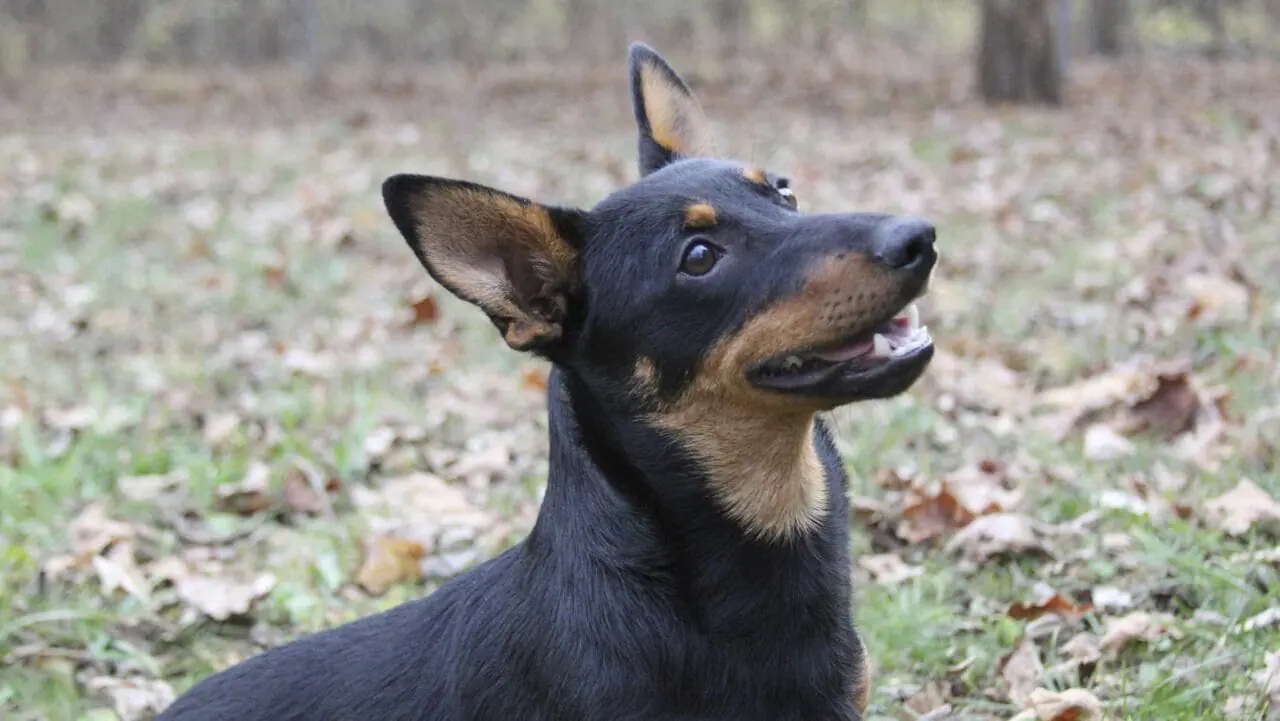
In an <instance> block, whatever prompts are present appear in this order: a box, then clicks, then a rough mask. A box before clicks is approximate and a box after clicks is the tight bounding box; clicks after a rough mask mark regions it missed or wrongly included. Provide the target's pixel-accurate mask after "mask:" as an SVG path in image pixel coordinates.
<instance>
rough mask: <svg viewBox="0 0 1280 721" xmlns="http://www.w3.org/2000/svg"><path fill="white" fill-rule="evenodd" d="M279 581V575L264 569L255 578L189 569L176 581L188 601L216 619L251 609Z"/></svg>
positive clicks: (181, 596) (236, 614)
mask: <svg viewBox="0 0 1280 721" xmlns="http://www.w3.org/2000/svg"><path fill="white" fill-rule="evenodd" d="M275 585H276V579H275V576H273V575H272V574H270V573H260V574H258V575H257V576H255V577H253V578H251V579H243V578H238V577H235V576H232V575H223V576H211V575H206V574H193V573H187V574H182V575H179V576H178V577H177V578H175V579H174V581H173V586H174V590H176V591H177V593H178V597H179V598H180V599H182V601H183V602H184V603H186V604H187V605H188V606H191V607H192V608H195V609H196V610H198V611H200V612H201V613H203V614H205V615H206V616H208V617H209V618H212V619H213V620H215V621H225V620H227V619H228V618H231V617H232V616H243V615H245V614H247V613H249V610H250V609H251V608H253V604H254V602H255V601H257V600H258V599H259V598H262V597H263V596H266V595H267V594H268V593H270V592H271V589H273V588H275Z"/></svg>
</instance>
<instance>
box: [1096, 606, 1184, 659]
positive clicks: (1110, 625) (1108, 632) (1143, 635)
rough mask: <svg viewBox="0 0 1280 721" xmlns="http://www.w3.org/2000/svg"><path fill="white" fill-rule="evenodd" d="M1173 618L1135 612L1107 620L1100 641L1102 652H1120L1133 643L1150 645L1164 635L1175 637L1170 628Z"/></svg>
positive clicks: (1161, 614) (1171, 627)
mask: <svg viewBox="0 0 1280 721" xmlns="http://www.w3.org/2000/svg"><path fill="white" fill-rule="evenodd" d="M1172 623H1173V616H1171V615H1169V614H1167V613H1160V614H1152V613H1147V612H1145V611H1135V612H1133V613H1130V614H1128V615H1126V616H1121V617H1119V618H1108V619H1107V622H1106V626H1105V630H1104V632H1103V634H1102V641H1101V642H1100V643H1099V645H1100V646H1101V648H1102V650H1103V651H1109V652H1112V653H1115V652H1118V651H1120V650H1121V649H1122V648H1124V647H1125V646H1126V645H1128V644H1130V643H1133V642H1143V643H1151V642H1153V641H1155V640H1157V639H1159V638H1160V637H1161V636H1163V635H1165V634H1170V635H1174V636H1176V635H1177V631H1176V629H1174V628H1173V626H1172Z"/></svg>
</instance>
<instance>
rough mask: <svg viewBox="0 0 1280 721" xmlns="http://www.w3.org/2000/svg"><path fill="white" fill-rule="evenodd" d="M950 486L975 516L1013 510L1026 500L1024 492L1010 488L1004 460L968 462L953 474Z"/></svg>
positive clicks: (958, 499)
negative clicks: (1002, 462)
mask: <svg viewBox="0 0 1280 721" xmlns="http://www.w3.org/2000/svg"><path fill="white" fill-rule="evenodd" d="M947 490H949V491H950V492H951V494H952V495H954V496H955V498H956V501H958V502H959V503H960V505H961V506H963V507H964V509H965V510H967V511H968V512H969V513H971V514H973V515H974V516H975V517H976V516H983V515H986V514H989V513H1000V512H1002V511H1012V510H1013V509H1014V508H1016V507H1017V506H1018V504H1019V503H1021V502H1022V492H1021V491H1020V490H1018V489H1010V488H1006V487H1005V476H1004V473H1003V470H1002V468H1001V466H1000V464H998V463H995V462H994V461H990V460H985V461H981V462H979V463H975V464H973V465H969V466H965V467H963V468H960V469H959V470H957V471H955V472H954V473H951V474H949V475H948V476H947Z"/></svg>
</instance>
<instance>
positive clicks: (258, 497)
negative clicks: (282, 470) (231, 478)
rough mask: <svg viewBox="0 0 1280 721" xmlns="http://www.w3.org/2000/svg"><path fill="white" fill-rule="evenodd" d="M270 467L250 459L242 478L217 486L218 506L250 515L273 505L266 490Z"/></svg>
mask: <svg viewBox="0 0 1280 721" xmlns="http://www.w3.org/2000/svg"><path fill="white" fill-rule="evenodd" d="M270 479H271V468H270V467H269V466H267V464H265V463H263V462H262V461H252V462H250V464H249V469H248V470H247V471H245V474H244V478H243V479H241V481H240V482H239V483H237V484H224V485H223V486H221V487H219V488H218V491H217V496H218V508H219V509H221V510H223V511H226V512H228V513H235V514H237V515H241V516H252V515H255V514H258V513H262V512H263V511H266V510H268V509H270V508H271V507H272V506H274V505H275V499H274V498H272V497H271V495H270V494H269V493H268V492H267V486H268V483H269V481H270Z"/></svg>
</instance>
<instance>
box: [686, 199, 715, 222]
mask: <svg viewBox="0 0 1280 721" xmlns="http://www.w3.org/2000/svg"><path fill="white" fill-rule="evenodd" d="M715 224H716V209H715V208H713V207H711V205H709V204H708V203H694V204H693V205H690V206H689V207H688V208H685V210H684V226H685V227H686V228H710V227H712V226H714V225H715Z"/></svg>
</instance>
